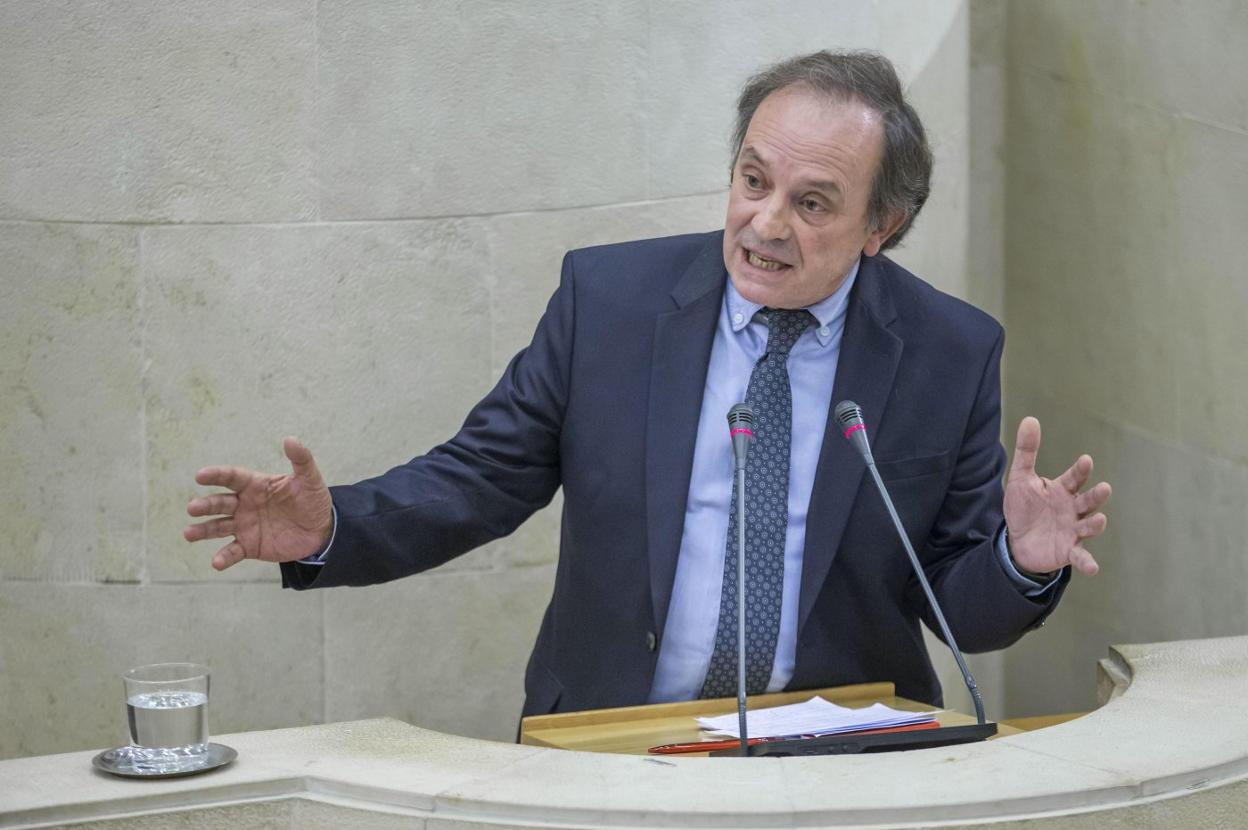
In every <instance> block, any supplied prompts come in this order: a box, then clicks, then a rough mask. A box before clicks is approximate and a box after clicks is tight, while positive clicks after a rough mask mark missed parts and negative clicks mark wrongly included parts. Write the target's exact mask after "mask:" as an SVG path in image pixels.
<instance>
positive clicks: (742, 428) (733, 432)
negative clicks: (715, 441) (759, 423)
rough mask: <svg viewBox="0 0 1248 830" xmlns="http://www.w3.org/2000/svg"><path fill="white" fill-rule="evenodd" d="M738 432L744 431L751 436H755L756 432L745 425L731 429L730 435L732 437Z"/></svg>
mask: <svg viewBox="0 0 1248 830" xmlns="http://www.w3.org/2000/svg"><path fill="white" fill-rule="evenodd" d="M737 433H743V434H745V435H748V436H750V437H751V438H753V437H754V433H753V432H752V431H751V430H748V429H746V428H745V427H737V428H736V429H734V430H729V432H728V436H729V437H732V436H733V435H736V434H737Z"/></svg>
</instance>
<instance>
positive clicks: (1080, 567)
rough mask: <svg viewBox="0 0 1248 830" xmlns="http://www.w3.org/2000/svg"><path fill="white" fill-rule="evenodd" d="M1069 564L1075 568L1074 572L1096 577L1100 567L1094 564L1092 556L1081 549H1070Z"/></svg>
mask: <svg viewBox="0 0 1248 830" xmlns="http://www.w3.org/2000/svg"><path fill="white" fill-rule="evenodd" d="M1070 564H1072V565H1074V566H1075V570H1077V571H1079V573H1081V574H1085V575H1086V576H1096V573H1097V571H1099V570H1100V569H1101V566H1100V565H1098V564H1096V560H1095V559H1093V558H1092V554H1090V553H1088V552H1087V551H1086V550H1085V549H1083V548H1078V547H1076V548H1071V550H1070Z"/></svg>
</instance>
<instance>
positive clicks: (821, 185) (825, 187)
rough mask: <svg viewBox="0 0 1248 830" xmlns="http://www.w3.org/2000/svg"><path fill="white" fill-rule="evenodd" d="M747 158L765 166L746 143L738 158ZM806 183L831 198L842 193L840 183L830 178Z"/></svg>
mask: <svg viewBox="0 0 1248 830" xmlns="http://www.w3.org/2000/svg"><path fill="white" fill-rule="evenodd" d="M747 158H748V159H749V160H750V161H755V162H758V163H759V164H761V165H763V166H764V167H766V166H767V160H766V159H765V158H763V157H762V156H760V155H759V154H758V151H757V150H755V149H754V148H753V147H751V146H749V145H746V146H745V147H743V148H741V156H740V160H742V161H744V160H746V159H747ZM806 185H807V186H808V187H811V188H814V189H815V190H820V191H823V192H824V193H827V194H828V195H829V196H830V197H832V198H837V199H839V198H840V197H841V195H842V191H841V185H840V183H839V182H835V181H832V180H831V179H814V180H812V181H809V182H807V183H806Z"/></svg>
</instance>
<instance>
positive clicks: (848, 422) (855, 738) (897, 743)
mask: <svg viewBox="0 0 1248 830" xmlns="http://www.w3.org/2000/svg"><path fill="white" fill-rule="evenodd" d="M835 417H836V419H837V421H838V422H839V423H840V426H841V427H842V429H843V430H844V433H845V438H846V439H848V440H849V442H850V443H852V444H853V445H854V447H855V448H856V449H857V450H858V451H859V453H860V454H861V455H862V458H863V461H864V462H866V465H867V469H868V470H870V471H871V477H872V478H873V479H874V480H875V486H876V489H877V490H879V493H880V497H881V498H882V499H883V500H884V506H885V507H887V508H888V515H889V516H890V517H891V518H892V520H893V528H894V529H895V530H896V531H897V536H898V537H899V538H900V539H901V543H902V546H903V547H905V549H906V555H907V556H909V558H910V567H911V568H912V569H913V570H914V575H915V577H916V578H917V579H918V580H919V584H920V585H921V586H922V587H923V593H924V594H925V595H926V596H927V601H928V603H930V605H931V607H932V611H933V612H934V613H935V616H936V622H937V623H938V624H939V626H940V631H941V633H942V634H943V635H944V638H945V644H946V645H948V646H949V649H950V651H952V652H953V657H954V659H955V660H956V661H957V663H958V669H959V670H960V671H961V672H962V681H963V682H964V683H965V684H966V688H967V690H968V691H969V692H970V693H971V699H972V700H973V701H974V703H975V719H976V723H975V724H972V725H970V726H942V727H941V728H940V729H932V730H924V731H920V732H884V733H877V734H874V735H861V734H859V735H855V734H853V733H852V732H851V733H847V734H843V735H827V736H823V737H819V738H801V739H795V740H788V741H767V742H764V743H760V744H758V745H756V746H753V747H750V746H749V745H748V744H747V743H746V739H745V714H744V712H745V708H744V707H745V703H744V694H745V692H744V682H745V681H744V680H742V681H741V683H742V689H741V691H740V693H739V694H740V696H741V697H740V699H739V706H740V708H741V712H742V714H741V725H742V729H741V736H742V737H741V742H742V746H741V754H742V755H755V756H761V755H771V756H780V757H783V756H791V755H849V754H858V753H864V752H895V751H898V750H903V749H923V748H931V747H940V746H950V745H952V744H964V743H973V742H976V741H983V740H986V739H988V738H990V737H992V736H993V735H995V734H997V725H996V724H995V723H992V722H990V721H985V719H984V702H983V699H982V698H981V697H980V694H979V687H978V686H977V685H976V683H975V678H974V677H972V676H971V671H970V669H968V668H967V666H966V661H965V660H963V659H962V651H961V649H959V648H958V643H957V640H955V639H954V637H953V632H952V631H950V630H949V624H948V623H947V622H946V621H945V615H944V612H943V611H941V608H940V603H939V602H937V600H936V595H935V594H934V593H933V592H932V586H931V583H929V582H928V581H927V574H926V573H924V572H923V566H922V565H921V564H920V562H919V557H918V555H917V554H915V552H914V546H913V545H911V544H910V538H909V536H907V535H906V530H905V527H904V526H903V525H902V523H901V518H900V517H899V516H898V515H897V508H896V507H894V506H893V500H892V498H891V497H890V496H889V494H888V488H887V487H885V486H884V480H883V479H882V478H881V477H880V472H879V470H877V469H876V466H875V458H874V457H873V456H872V454H871V446H870V444H869V443H868V441H867V429H866V424H865V422H864V421H863V418H862V409H861V408H860V407H859V406H858V404H856V403H854V402H853V401H841V402H840V403H839V404H837V405H836V410H835ZM742 478H744V474H743V473H742ZM738 504H740V502H739V501H738ZM739 526H741V527H744V525H739ZM740 546H741V550H742V551H743V550H744V546H745V545H744V542H741V543H740ZM739 556H740V554H739ZM744 581H745V579H744V577H742V578H741V583H742V584H744ZM744 604H745V603H744V600H741V605H742V607H743V608H744ZM741 625H742V626H744V612H742V622H741ZM742 636H743V635H742ZM743 653H744V652H743ZM741 659H742V667H744V657H742V658H741ZM741 674H742V676H744V674H745V671H744V668H742V669H741ZM711 754H712V755H719V754H726V753H721V752H713V753H711Z"/></svg>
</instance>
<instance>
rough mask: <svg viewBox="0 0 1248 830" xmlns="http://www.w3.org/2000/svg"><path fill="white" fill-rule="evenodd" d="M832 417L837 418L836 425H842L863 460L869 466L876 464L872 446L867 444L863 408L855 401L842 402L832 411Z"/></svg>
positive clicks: (842, 429)
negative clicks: (872, 454)
mask: <svg viewBox="0 0 1248 830" xmlns="http://www.w3.org/2000/svg"><path fill="white" fill-rule="evenodd" d="M832 415H833V417H834V418H836V423H837V424H838V425H840V427H841V432H843V433H844V434H845V438H846V439H847V440H848V441H849V443H851V444H853V445H854V449H856V450H858V452H859V454H861V455H862V460H863V461H865V462H867V465H868V466H870V465H872V464H874V463H875V459H874V458H872V457H871V445H870V444H869V443H868V442H867V424H866V422H865V421H864V420H863V419H862V407H861V406H859V405H858V404H856V403H854V402H853V401H841V402H840V403H838V404H837V405H836V408H835V409H833V410H832Z"/></svg>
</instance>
